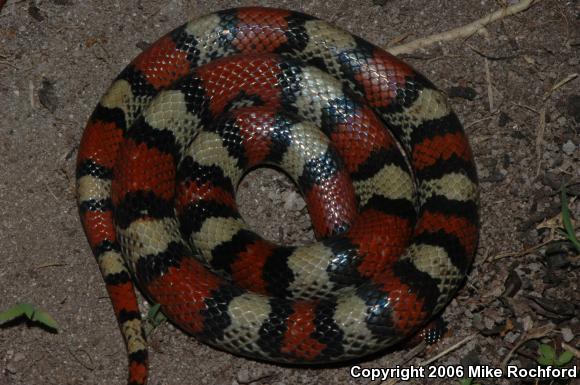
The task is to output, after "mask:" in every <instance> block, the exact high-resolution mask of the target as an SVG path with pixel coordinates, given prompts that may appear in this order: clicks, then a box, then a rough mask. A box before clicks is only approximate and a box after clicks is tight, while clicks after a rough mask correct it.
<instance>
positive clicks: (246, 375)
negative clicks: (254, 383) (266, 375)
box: [236, 369, 250, 384]
mask: <svg viewBox="0 0 580 385" xmlns="http://www.w3.org/2000/svg"><path fill="white" fill-rule="evenodd" d="M236 377H237V379H238V382H239V383H240V384H247V383H248V382H250V372H249V371H248V369H240V371H239V372H238V375H237V376H236Z"/></svg>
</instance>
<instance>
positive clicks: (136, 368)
mask: <svg viewBox="0 0 580 385" xmlns="http://www.w3.org/2000/svg"><path fill="white" fill-rule="evenodd" d="M401 149H402V151H401ZM265 165H266V166H273V167H276V168H280V169H282V170H283V171H284V172H285V173H286V174H287V175H289V176H290V177H291V178H292V179H293V180H294V181H295V183H296V185H297V186H298V188H299V189H300V191H301V193H302V194H303V196H304V199H305V201H306V203H307V206H308V210H309V214H310V217H311V218H312V224H313V228H314V232H315V234H316V237H317V239H318V241H317V242H315V243H313V244H310V245H306V246H299V247H295V246H280V245H276V244H274V243H272V242H270V241H268V240H265V239H263V238H262V237H260V236H259V235H258V234H256V233H255V232H253V231H252V230H251V229H250V228H249V227H248V226H247V225H246V224H245V222H244V221H243V219H242V218H241V216H240V214H239V212H238V209H237V205H236V200H235V193H236V188H237V186H238V184H239V182H240V180H241V178H242V177H243V176H244V174H245V173H246V172H248V170H251V169H253V168H255V167H259V166H265ZM77 178H78V201H79V210H80V215H81V220H82V224H83V227H84V229H85V232H86V235H87V238H88V240H89V243H90V246H91V248H92V250H93V253H94V255H95V256H96V258H97V261H98V263H99V266H100V269H101V271H102V274H103V277H104V279H105V282H106V285H107V289H108V291H109V294H110V297H111V300H112V303H113V308H114V310H115V315H116V317H117V319H118V321H119V323H120V326H121V331H122V334H123V336H124V338H125V341H126V344H127V349H128V353H129V383H130V384H144V383H145V382H146V379H147V351H146V343H145V337H144V335H143V331H142V326H141V315H140V312H139V308H138V304H137V300H136V297H135V291H134V290H135V288H134V285H135V284H137V286H138V287H139V288H140V289H141V290H142V292H143V293H144V294H145V295H146V296H147V297H148V298H149V299H150V300H151V301H153V302H156V303H159V304H161V308H162V310H163V312H164V313H165V314H166V315H167V316H168V318H169V319H170V320H171V321H172V322H173V323H175V324H176V325H178V326H179V327H180V328H181V329H183V330H185V331H186V332H188V333H191V334H192V335H194V336H196V337H197V338H199V339H200V340H201V341H204V342H206V343H208V344H210V345H212V346H215V347H217V348H219V349H223V350H226V351H230V352H232V353H235V354H238V355H242V356H247V357H250V358H254V359H259V360H267V361H273V362H284V363H299V364H320V363H328V362H338V361H344V360H349V359H353V358H357V357H361V356H365V355H368V354H371V353H373V352H377V351H379V350H381V349H384V348H385V347H388V346H391V345H393V344H395V343H397V342H399V341H401V340H403V339H404V338H406V337H407V336H409V335H411V334H413V333H415V332H416V331H417V330H418V329H419V328H420V327H421V326H422V325H424V324H426V323H427V322H428V321H429V320H431V319H432V318H433V316H434V315H436V314H437V313H439V312H440V311H441V310H442V309H443V307H444V306H445V305H446V304H447V303H448V302H449V300H450V299H451V298H452V297H453V295H454V294H455V293H456V291H457V289H458V288H459V287H460V285H461V283H462V281H463V280H464V278H465V276H466V274H467V272H468V270H469V268H470V265H471V262H472V259H473V256H474V253H475V247H476V242H477V236H478V201H477V177H476V171H475V166H474V162H473V159H472V154H471V150H470V148H469V144H468V141H467V139H466V137H465V134H464V132H463V130H462V128H461V124H460V123H459V120H458V119H457V117H456V115H455V114H454V113H453V112H452V110H451V108H450V107H449V104H448V101H447V98H446V97H445V95H444V94H443V93H441V92H440V91H438V90H437V89H436V88H435V87H434V86H433V85H432V84H431V83H430V82H429V81H428V80H427V79H425V78H424V77H423V76H422V75H420V74H418V73H417V72H415V71H414V70H413V69H412V68H410V67H409V66H408V65H406V64H405V63H403V62H401V61H400V60H398V59H397V58H395V57H393V56H392V55H390V54H388V53H386V52H385V51H383V50H381V49H380V48H377V47H375V46H373V45H372V44H370V43H368V42H366V41H364V40H362V39H360V38H358V37H355V36H352V35H350V34H348V33H346V32H344V31H342V30H339V29H336V28H334V27H332V26H330V25H328V24H327V23H325V22H323V21H320V20H318V19H316V18H314V17H311V16H307V15H304V14H300V13H296V12H290V11H284V10H277V9H267V8H239V9H232V10H226V11H222V12H218V13H215V14H211V15H208V16H205V17H203V18H201V19H198V20H196V21H192V22H190V23H187V24H185V25H183V26H181V27H179V28H177V29H175V30H174V31H172V32H170V33H169V34H167V35H166V36H164V37H162V38H161V39H159V40H158V41H157V42H155V43H154V44H153V45H152V46H151V47H149V48H148V49H147V50H145V51H144V52H143V53H142V54H140V55H139V56H138V57H137V58H136V59H134V60H133V62H132V63H131V64H129V66H128V67H127V68H125V70H123V72H122V73H121V74H120V75H119V76H118V77H117V79H116V80H115V81H114V82H113V84H112V85H111V87H110V88H109V90H108V91H107V92H106V94H105V95H104V96H103V97H102V99H101V101H100V102H99V104H98V106H97V108H96V109H95V111H94V112H93V114H92V115H91V117H90V120H89V122H88V124H87V127H86V129H85V132H84V135H83V139H82V142H81V145H80V149H79V156H78V163H77Z"/></svg>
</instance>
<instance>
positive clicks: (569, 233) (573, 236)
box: [560, 185, 580, 252]
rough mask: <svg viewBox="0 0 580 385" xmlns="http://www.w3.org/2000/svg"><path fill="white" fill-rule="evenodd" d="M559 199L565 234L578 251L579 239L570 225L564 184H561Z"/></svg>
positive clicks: (579, 248) (579, 247) (579, 249)
mask: <svg viewBox="0 0 580 385" xmlns="http://www.w3.org/2000/svg"><path fill="white" fill-rule="evenodd" d="M560 201H561V202H562V223H563V224H564V228H565V229H566V235H567V236H568V239H569V240H570V242H572V244H573V245H574V247H575V248H576V250H577V251H579V252H580V241H579V240H578V238H576V233H575V232H574V226H572V220H571V219H570V209H568V196H567V195H566V186H565V185H563V186H562V193H561V195H560Z"/></svg>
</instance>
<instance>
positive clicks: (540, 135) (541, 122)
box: [536, 73, 578, 178]
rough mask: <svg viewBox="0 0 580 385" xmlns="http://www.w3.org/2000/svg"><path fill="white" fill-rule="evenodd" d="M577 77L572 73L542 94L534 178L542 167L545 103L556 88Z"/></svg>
mask: <svg viewBox="0 0 580 385" xmlns="http://www.w3.org/2000/svg"><path fill="white" fill-rule="evenodd" d="M577 77H578V74H577V73H573V74H570V75H568V76H566V77H565V78H564V79H562V80H560V81H559V82H557V83H556V84H554V85H553V86H552V88H550V90H549V91H548V92H546V93H545V94H544V97H543V99H542V100H543V102H544V103H543V105H542V108H541V109H540V119H539V121H538V132H537V134H536V157H537V159H538V166H537V167H536V178H537V177H538V175H540V166H541V165H542V154H541V152H542V144H543V143H544V134H545V132H546V110H547V105H546V102H547V101H548V99H549V98H550V96H552V94H553V93H554V91H556V90H557V89H558V88H560V87H562V86H563V85H564V84H566V83H568V82H570V81H572V80H574V79H576V78H577Z"/></svg>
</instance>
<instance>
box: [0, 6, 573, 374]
mask: <svg viewBox="0 0 580 385" xmlns="http://www.w3.org/2000/svg"><path fill="white" fill-rule="evenodd" d="M0 3H2V1H0ZM161 3H163V4H161ZM257 3H259V4H261V5H268V6H275V7H283V8H289V9H293V10H299V11H302V12H306V13H309V14H312V15H315V16H318V17H320V18H323V19H326V20H328V21H330V22H332V23H333V24H335V25H337V26H340V27H342V28H344V29H346V30H349V31H351V32H353V33H355V34H357V35H359V36H362V37H363V38H365V39H367V40H369V41H371V42H373V43H375V44H377V45H379V46H382V47H388V46H390V45H393V44H396V43H398V42H401V41H405V42H406V41H411V40H413V39H416V38H418V37H421V36H426V35H431V34H434V33H437V32H442V31H445V30H449V29H451V28H454V27H458V26H461V25H464V24H467V23H469V22H471V21H473V20H475V19H477V18H479V17H482V16H484V15H485V14H488V13H490V12H492V11H494V10H496V9H498V8H499V6H500V3H502V1H497V2H496V1H491V0H462V1H458V0H437V1H430V0H411V1H409V0H382V1H381V0H363V1H361V2H351V1H347V0H335V1H327V0H314V1H275V0H264V1H262V2H249V1H205V2H204V1H189V0H171V1H165V2H157V1H150V0H129V1H119V0H115V1H113V0H109V1H103V2H101V1H84V0H50V1H49V0H44V1H43V0H30V1H25V0H8V1H7V3H6V4H5V5H4V7H3V9H2V10H1V11H0V114H1V119H0V203H1V204H0V310H2V309H6V308H8V307H9V306H11V305H13V304H15V303H19V302H29V303H33V304H36V305H38V306H39V307H41V308H43V309H45V310H46V311H48V312H49V313H50V314H52V315H53V316H54V318H56V320H57V321H58V323H59V324H60V329H59V331H58V333H49V332H47V331H46V330H44V329H41V328H38V327H33V326H31V325H27V324H26V323H20V324H16V325H10V326H9V327H4V328H0V384H2V385H4V384H27V385H29V384H62V385H64V384H71V385H72V384H122V383H124V382H125V377H126V357H125V349H124V346H123V344H122V340H121V336H120V334H119V331H118V329H117V325H116V322H115V319H114V317H113V311H112V309H111V305H110V303H109V300H108V298H107V295H106V292H105V287H104V284H103V281H102V279H101V276H100V274H99V271H98V268H97V265H96V262H95V261H94V259H93V257H92V255H91V252H90V250H89V247H88V244H87V241H86V239H85V237H84V234H83V232H82V230H81V226H80V223H79V219H78V215H77V208H76V204H75V190H74V186H75V172H74V166H75V158H76V153H77V149H78V143H79V140H80V137H81V133H82V130H83V127H84V124H85V122H86V120H87V118H88V116H89V114H90V112H91V111H92V109H93V108H94V106H95V105H96V103H97V100H98V98H99V97H100V95H101V94H102V93H103V92H104V90H105V89H106V87H107V86H108V85H109V83H110V82H111V80H112V79H113V78H114V77H115V76H116V75H117V74H118V73H119V72H120V70H121V69H122V68H123V67H124V66H125V65H126V64H127V63H128V62H129V61H130V59H131V58H133V57H134V56H136V55H137V54H138V53H139V52H140V51H141V50H142V49H143V48H144V47H146V46H147V44H148V43H150V42H152V41H154V40H156V38H157V37H159V36H161V35H162V34H163V33H165V32H166V31H168V30H170V29H172V28H173V27H175V26H177V25H180V24H181V23H182V22H184V21H186V20H187V19H190V18H195V17H198V16H200V15H202V14H205V13H208V12H212V11H216V10H220V9H224V8H230V7H235V6H242V5H251V4H253V5H255V4H257ZM511 3H513V1H512V2H511ZM402 57H403V58H404V59H405V60H406V61H408V62H409V63H411V64H412V65H413V66H414V67H415V68H417V69H418V70H419V71H421V72H423V73H424V74H425V75H426V76H427V77H428V78H429V79H431V80H432V81H433V82H434V83H435V84H437V85H438V86H439V87H440V88H441V89H443V90H445V91H447V92H448V93H449V94H450V96H452V105H453V108H454V109H455V111H456V112H457V113H458V115H459V117H460V119H461V120H462V122H463V123H464V126H465V127H466V131H467V133H468V136H469V138H470V141H471V144H472V147H473V151H474V153H475V158H476V161H477V166H478V171H479V177H480V181H481V217H482V219H481V239H480V243H479V249H478V253H477V258H476V263H475V266H474V268H473V270H472V272H471V274H470V276H469V279H468V281H467V283H466V285H465V286H464V287H463V289H462V290H461V291H460V293H459V295H458V296H457V297H456V299H455V300H453V302H452V303H451V304H450V306H449V307H448V308H447V309H446V311H445V317H446V318H447V319H448V321H449V324H450V333H449V336H448V337H447V338H446V339H444V341H442V342H441V343H439V344H437V345H436V346H434V347H429V348H428V349H427V350H425V351H423V352H422V353H420V354H419V356H417V357H414V358H412V359H411V360H410V361H409V363H408V364H404V365H403V366H406V365H409V364H415V365H417V364H418V363H420V362H422V361H425V360H427V359H429V358H431V357H434V356H435V355H437V354H438V353H440V352H442V351H443V350H445V349H446V348H448V347H450V346H452V345H453V344H455V343H457V342H459V341H461V340H463V339H464V338H465V337H468V336H470V335H474V337H473V339H471V340H470V341H469V342H468V343H466V344H464V345H462V346H461V347H460V348H459V349H457V350H455V351H453V352H450V353H449V354H447V355H445V356H444V357H442V358H440V359H439V360H437V361H435V362H434V364H437V365H459V364H464V365H475V364H481V365H490V366H492V367H500V366H501V363H502V360H503V359H504V358H505V357H506V356H507V355H508V353H509V352H510V350H511V349H512V348H513V347H514V346H516V345H518V344H519V343H520V342H522V341H523V340H525V339H526V337H527V336H530V335H533V334H534V333H535V329H536V328H538V327H545V326H548V327H551V328H552V329H553V331H552V332H551V333H549V334H548V335H547V336H546V337H545V338H544V339H543V340H542V341H541V342H543V343H546V344H548V345H551V346H553V347H554V348H555V349H556V351H558V352H560V351H562V347H561V344H562V342H564V343H566V344H568V346H570V347H571V348H576V349H578V348H579V344H580V321H579V316H578V314H579V310H580V291H579V289H578V284H579V282H580V279H579V275H580V270H579V266H580V260H579V258H578V252H577V251H576V252H574V251H573V248H572V246H571V244H570V242H565V241H561V242H550V244H549V245H547V246H541V245H542V244H543V243H547V242H548V241H550V240H551V239H553V238H558V239H559V235H558V232H557V230H556V228H558V227H561V224H560V223H559V218H560V216H559V215H560V211H561V207H560V205H561V203H560V196H559V189H560V186H561V185H562V184H568V186H569V187H568V190H569V197H570V199H571V203H570V209H571V212H572V216H573V217H575V218H580V199H577V197H578V196H579V195H580V135H579V132H580V92H579V85H580V78H576V79H572V80H570V81H569V82H567V83H565V84H563V85H562V86H558V87H555V88H556V89H555V90H553V92H551V90H552V89H553V88H554V86H555V85H557V84H558V83H559V82H560V81H561V80H564V79H566V78H568V77H569V76H570V75H572V74H574V73H579V72H580V2H579V1H576V0H570V1H564V0H544V1H541V2H539V4H537V5H535V6H533V7H532V8H531V9H529V10H528V11H526V12H524V13H521V14H517V15H515V16H512V17H509V18H506V19H504V20H502V21H499V22H495V23H493V24H491V25H490V26H488V27H487V28H486V30H485V31H483V33H478V34H476V35H473V36H471V37H469V38H467V39H459V40H455V41H452V42H445V43H441V44H434V45H432V46H430V47H428V48H427V49H423V50H419V51H416V52H413V53H411V54H407V55H402ZM569 79H570V78H569ZM238 201H239V202H240V205H241V206H242V207H243V210H244V211H243V213H244V217H245V218H246V219H247V221H248V222H249V223H250V224H251V225H252V226H254V227H255V228H256V229H258V231H259V232H261V233H262V234H263V235H265V236H266V237H267V238H269V239H271V240H275V241H280V242H284V243H290V244H296V243H304V242H307V241H308V240H310V239H312V233H311V230H310V222H309V218H308V216H307V214H306V210H305V208H304V202H303V200H302V199H301V197H300V196H299V194H297V193H296V190H295V189H294V187H293V185H292V183H291V182H290V181H288V180H287V179H286V178H285V177H284V176H283V175H281V174H278V173H276V172H274V171H271V170H265V171H256V172H253V173H251V174H250V175H249V176H248V177H247V178H246V179H245V180H244V182H243V183H242V191H241V192H240V193H239V195H238ZM264 218H266V219H264ZM522 251H524V252H522ZM538 344H539V341H538V340H530V341H529V342H526V343H523V344H522V345H521V346H520V347H519V348H518V349H517V352H516V353H514V354H513V356H512V358H511V360H510V362H511V363H512V364H514V365H518V366H519V367H532V366H535V365H537V362H536V360H537V357H538V354H537V349H538ZM151 345H152V347H151V349H150V350H151V378H150V383H151V384H155V385H160V384H208V385H209V384H216V385H217V384H227V385H229V384H231V385H243V384H268V385H298V384H327V383H333V384H337V385H341V384H368V383H370V382H369V381H368V380H365V379H361V378H358V379H355V378H352V377H351V376H350V375H349V369H350V366H348V365H347V366H337V367H332V368H314V369H312V368H311V369H305V368H288V367H281V366H276V365H269V364H264V363H257V362H254V361H250V360H246V359H243V358H239V357H235V356H232V355H230V354H227V353H223V352H220V351H217V350H215V349H212V348H209V347H207V346H205V345H202V344H200V343H198V342H196V341H195V340H194V339H192V338H191V337H188V336H187V335H185V334H184V333H182V332H180V331H179V330H177V329H175V328H174V327H173V326H171V325H168V324H165V325H163V326H161V327H160V328H159V329H158V330H157V331H156V332H155V334H154V336H153V338H152V341H151ZM404 355H405V351H397V352H392V353H389V354H384V355H379V356H377V357H375V358H373V359H372V360H364V361H362V365H363V366H365V367H371V366H372V367H381V368H389V367H393V366H394V365H396V364H398V363H401V360H402V358H403V357H404ZM570 365H578V358H576V359H575V360H573V361H572V363H571V364H569V366H570ZM574 381H578V380H577V379H576V380H559V381H558V380H552V379H547V380H545V381H541V382H539V383H541V384H572V383H575V384H578V382H574ZM477 382H478V383H480V384H483V385H488V384H507V383H510V384H537V383H538V382H536V381H535V380H533V379H527V380H520V379H517V380H516V379H511V380H507V379H481V380H478V381H477ZM373 383H376V384H378V383H380V381H375V382H373ZM386 383H388V384H392V382H386ZM407 383H408V384H420V383H427V384H459V381H458V380H457V379H419V380H411V381H410V382H407Z"/></svg>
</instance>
